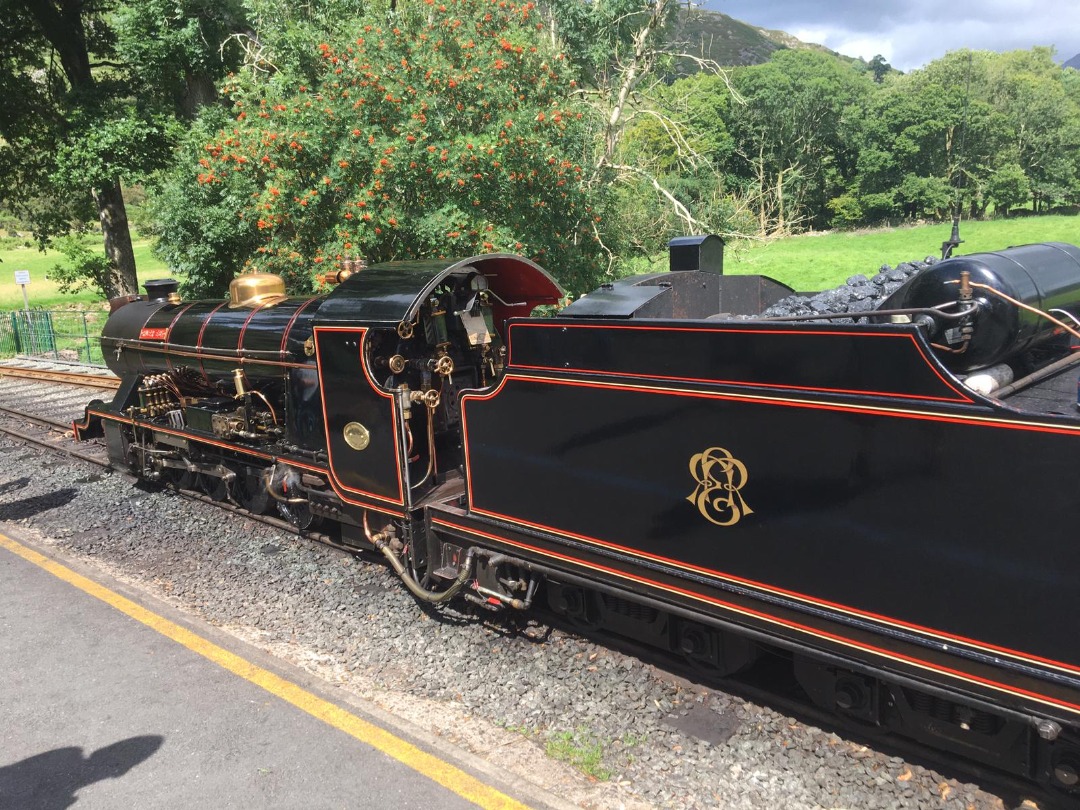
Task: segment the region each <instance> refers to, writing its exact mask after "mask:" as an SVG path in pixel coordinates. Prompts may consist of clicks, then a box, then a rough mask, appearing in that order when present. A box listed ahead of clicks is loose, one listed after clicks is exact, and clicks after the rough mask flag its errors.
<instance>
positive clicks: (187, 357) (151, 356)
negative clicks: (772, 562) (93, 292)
mask: <svg viewBox="0 0 1080 810" xmlns="http://www.w3.org/2000/svg"><path fill="white" fill-rule="evenodd" d="M322 300H323V299H322V298H286V299H284V300H280V301H276V302H274V303H273V305H266V306H262V307H258V306H256V307H236V308H230V307H229V305H228V303H227V302H221V301H195V302H189V303H179V304H170V303H165V302H162V301H135V302H133V303H130V304H127V305H125V306H122V307H121V308H120V309H118V310H116V311H115V312H114V313H113V314H112V315H110V316H109V319H108V320H107V321H106V322H105V326H104V328H103V329H102V334H101V349H102V354H103V355H104V357H105V362H106V363H107V364H108V366H109V368H110V369H112V371H113V372H114V373H115V374H116V375H118V376H123V375H125V374H131V373H136V374H158V373H161V372H166V371H170V370H175V369H177V368H179V367H182V366H186V367H190V368H194V369H195V370H197V371H199V372H200V373H202V374H204V375H205V376H206V377H208V378H209V379H226V378H228V377H230V376H231V375H232V373H233V371H235V370H236V369H237V368H240V367H243V369H244V371H245V374H246V375H247V377H248V378H249V379H250V380H251V381H252V382H256V381H257V380H258V379H259V378H280V377H281V376H282V374H283V372H284V371H285V370H287V369H288V368H290V367H294V366H295V365H296V364H310V363H313V362H314V361H313V360H312V359H311V358H309V357H308V356H307V355H306V353H305V351H304V342H305V341H306V340H307V339H308V338H309V337H311V328H312V327H311V320H312V317H313V316H314V315H315V313H316V312H317V311H318V305H319V304H320V303H321V302H322Z"/></svg>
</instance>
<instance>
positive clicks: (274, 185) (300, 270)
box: [157, 0, 602, 294]
mask: <svg viewBox="0 0 1080 810" xmlns="http://www.w3.org/2000/svg"><path fill="white" fill-rule="evenodd" d="M538 24H539V30H538ZM544 28H545V26H544V25H543V23H542V22H541V21H540V18H539V17H538V15H537V14H536V12H535V8H534V6H533V5H532V3H528V2H526V3H524V4H517V3H511V2H506V0H441V1H439V0H425V2H423V3H418V4H416V5H415V6H408V7H406V8H404V9H402V10H401V11H399V12H398V13H397V14H395V15H394V16H393V17H392V22H391V23H390V24H388V25H384V24H382V23H380V22H379V20H378V18H377V17H373V16H365V17H363V18H361V20H360V22H359V24H358V27H357V29H356V30H355V31H354V32H353V33H352V34H351V35H350V36H349V37H348V38H344V37H343V38H342V39H341V40H340V41H334V42H333V43H331V42H324V43H322V44H320V45H319V46H318V48H317V50H316V52H317V54H318V60H319V62H318V64H319V68H318V70H317V71H315V73H314V81H313V82H312V83H311V84H307V83H303V82H304V81H306V80H297V79H295V78H294V79H292V81H291V82H290V81H289V79H290V77H287V76H285V75H283V74H278V75H277V76H276V77H275V79H274V80H273V81H261V80H257V79H250V78H243V77H237V80H236V81H235V82H234V83H233V84H231V85H230V86H229V87H228V88H227V93H228V94H229V96H230V97H231V98H232V101H233V110H232V115H233V116H234V119H233V120H231V121H229V122H228V123H227V124H226V125H225V126H222V127H221V128H220V129H218V130H217V131H216V132H215V133H214V135H213V136H212V137H211V138H209V140H199V139H198V138H196V139H193V140H189V142H188V144H187V147H186V150H185V156H186V161H185V162H182V163H181V164H180V165H179V167H178V168H177V169H176V171H175V172H173V173H172V174H171V175H170V176H169V178H168V179H167V181H166V182H165V183H164V186H163V188H164V189H165V196H164V197H163V199H162V202H161V205H159V206H158V208H157V211H158V216H159V217H160V218H162V221H163V224H167V225H168V227H167V228H163V229H162V230H161V239H160V242H159V249H160V252H161V253H162V255H163V256H164V257H165V258H166V260H167V261H169V263H170V264H171V265H172V266H174V267H176V268H178V269H181V270H183V271H185V272H187V273H188V274H189V277H190V279H191V282H190V283H191V288H193V289H195V290H197V291H198V292H202V293H204V294H206V293H210V292H219V291H221V290H222V289H223V287H224V285H226V284H227V282H228V280H229V279H230V278H231V277H232V275H233V274H234V273H235V272H236V271H238V270H240V269H241V266H242V264H243V263H248V264H252V265H257V266H258V267H260V268H262V269H265V270H269V271H273V272H279V273H281V274H282V275H284V276H285V277H286V279H287V280H288V282H289V284H290V286H291V287H292V288H293V289H298V290H299V289H308V288H310V287H311V285H312V284H313V270H317V269H319V268H320V266H322V265H324V264H325V263H330V264H333V263H335V262H337V261H340V260H342V259H343V258H345V257H349V256H361V257H364V258H365V259H367V260H368V261H369V262H382V261H388V260H392V259H406V258H420V257H429V256H448V255H467V254H470V253H482V252H491V251H498V250H507V251H513V252H523V253H526V254H528V255H532V256H535V257H537V258H538V259H539V260H540V261H541V262H542V263H544V264H547V265H548V266H550V267H552V268H554V269H555V271H556V272H557V273H558V274H559V276H560V279H561V280H562V281H563V282H564V283H565V284H567V286H569V287H570V288H572V289H574V290H576V291H579V292H580V291H584V290H586V289H591V288H592V287H594V286H595V285H596V283H598V280H599V273H600V272H601V263H600V262H599V247H598V245H597V243H596V241H595V238H594V236H593V234H592V227H593V225H594V224H595V221H596V220H597V219H598V218H599V217H600V216H602V211H601V208H602V202H601V201H602V194H597V192H596V191H595V190H591V189H589V188H588V187H587V186H586V183H585V167H584V166H583V164H582V155H583V154H584V151H583V150H584V149H585V147H586V145H587V142H588V140H589V138H588V133H587V131H586V129H585V125H586V121H585V118H584V115H583V111H582V110H581V108H580V106H575V105H574V104H571V103H569V102H568V101H567V100H566V95H567V90H568V88H569V87H570V86H571V82H572V81H573V80H572V79H571V76H570V73H569V71H568V69H567V64H566V60H565V59H564V58H563V56H562V55H561V54H560V53H558V52H555V51H553V50H552V49H551V48H550V47H549V46H548V45H547V44H546V43H545V41H544V39H543V37H542V36H541V34H542V32H543V30H544ZM205 131H206V126H205V125H203V126H201V127H200V128H197V129H196V132H195V134H196V136H199V135H201V134H203V133H204V132H205ZM184 189H189V190H190V192H185V191H184ZM208 212H209V213H210V216H208V215H207V214H208ZM206 244H213V245H215V248H214V257H217V258H225V259H226V261H225V262H224V263H211V262H208V261H205V260H206V259H208V258H211V256H208V255H207V254H206V251H205V250H204V249H203V248H202V247H200V246H205V245H206ZM246 257H247V258H249V259H250V261H248V262H244V259H245V258H246Z"/></svg>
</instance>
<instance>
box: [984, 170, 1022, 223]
mask: <svg viewBox="0 0 1080 810" xmlns="http://www.w3.org/2000/svg"><path fill="white" fill-rule="evenodd" d="M986 194H987V196H988V197H989V198H990V200H991V201H992V202H993V203H994V205H995V206H996V207H997V210H998V211H999V212H1001V213H1003V214H1006V215H1007V214H1008V213H1009V209H1010V208H1015V207H1016V206H1018V205H1023V204H1024V203H1026V202H1027V201H1028V199H1029V198H1030V197H1031V184H1030V182H1029V180H1028V177H1027V174H1026V173H1025V172H1024V167H1023V166H1020V165H1019V164H1017V163H1008V164H1006V165H1004V166H1001V167H999V168H998V169H996V170H995V171H994V173H993V174H992V175H990V182H989V183H988V184H987V188H986Z"/></svg>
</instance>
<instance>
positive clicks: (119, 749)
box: [0, 734, 165, 810]
mask: <svg viewBox="0 0 1080 810" xmlns="http://www.w3.org/2000/svg"><path fill="white" fill-rule="evenodd" d="M164 741H165V738H164V737H162V736H159V735H157V734H147V735H143V736H141V737H129V738H128V739H126V740H121V741H120V742H116V743H113V744H112V745H107V746H105V747H104V748H99V749H98V750H97V751H95V752H94V753H92V754H91V755H90V756H88V757H83V750H82V749H81V748H75V747H74V746H72V747H69V748H56V749H54V750H52V751H47V752H45V753H44V754H36V755H35V756H32V757H27V758H26V759H24V760H22V761H20V762H16V763H14V764H13V765H6V766H3V767H0V810H15V808H19V810H64V808H67V807H71V805H73V804H75V802H76V801H78V797H77V796H76V795H75V794H76V793H78V792H79V790H80V789H82V788H84V787H86V786H87V785H91V784H93V783H94V782H100V781H101V780H102V779H116V778H118V777H120V776H123V775H124V774H126V773H127V772H128V771H130V770H131V769H132V768H134V767H135V766H136V765H138V764H139V763H140V762H143V761H144V760H147V759H149V758H150V757H152V756H153V755H154V753H155V752H156V751H157V750H158V749H159V748H160V747H161V744H162V743H163V742H164Z"/></svg>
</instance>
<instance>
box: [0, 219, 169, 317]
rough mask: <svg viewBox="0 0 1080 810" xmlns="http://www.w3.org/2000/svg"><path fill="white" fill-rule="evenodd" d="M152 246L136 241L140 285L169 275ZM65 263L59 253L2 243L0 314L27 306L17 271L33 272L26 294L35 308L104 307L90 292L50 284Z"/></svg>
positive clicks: (144, 239) (147, 240) (99, 299)
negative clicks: (51, 275) (63, 290)
mask: <svg viewBox="0 0 1080 810" xmlns="http://www.w3.org/2000/svg"><path fill="white" fill-rule="evenodd" d="M150 245H151V242H150V240H149V239H147V238H142V237H136V238H135V240H134V248H135V266H136V267H137V268H138V272H139V282H140V283H141V282H143V281H146V280H148V279H152V278H161V277H163V276H166V275H167V274H168V268H167V267H166V266H165V264H164V262H162V261H161V260H160V259H158V258H157V257H156V256H154V255H153V253H151V251H150ZM63 261H64V257H63V255H62V254H60V253H57V252H56V251H49V252H47V253H42V252H41V251H40V250H38V249H37V248H36V247H25V246H23V245H22V244H21V243H19V244H15V240H12V239H5V240H3V243H2V244H0V311H6V310H11V309H22V307H23V298H22V289H21V288H20V287H19V285H18V284H16V283H15V271H16V270H29V271H30V284H29V285H27V288H26V292H27V295H28V297H29V298H30V306H31V307H33V308H37V309H68V308H71V307H78V308H80V309H88V308H91V307H95V306H104V303H103V302H102V301H101V297H100V296H99V295H97V294H96V293H94V292H91V291H89V290H87V291H83V292H81V293H75V294H70V293H69V294H65V293H61V292H60V291H59V290H58V289H57V287H56V283H55V282H53V281H50V280H49V279H48V275H49V272H50V271H51V270H52V268H53V267H54V266H55V265H56V264H59V263H61V262H63Z"/></svg>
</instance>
